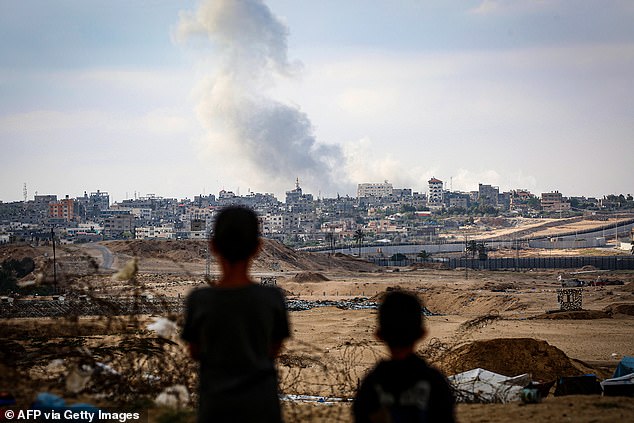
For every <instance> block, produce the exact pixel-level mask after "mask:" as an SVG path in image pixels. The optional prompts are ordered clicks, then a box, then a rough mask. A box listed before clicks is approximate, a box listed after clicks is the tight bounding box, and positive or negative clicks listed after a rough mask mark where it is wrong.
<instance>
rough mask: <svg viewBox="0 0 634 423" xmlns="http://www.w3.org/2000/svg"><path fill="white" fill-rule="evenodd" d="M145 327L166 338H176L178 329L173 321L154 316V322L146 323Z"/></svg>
mask: <svg viewBox="0 0 634 423" xmlns="http://www.w3.org/2000/svg"><path fill="white" fill-rule="evenodd" d="M147 329H148V330H151V331H154V332H156V334H157V335H158V336H160V337H161V338H166V339H174V338H177V337H178V333H179V331H180V329H179V328H178V325H177V324H176V323H175V322H173V321H171V320H169V319H166V318H165V317H158V318H155V319H154V323H150V324H149V325H147Z"/></svg>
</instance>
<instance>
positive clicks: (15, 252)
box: [0, 244, 42, 263]
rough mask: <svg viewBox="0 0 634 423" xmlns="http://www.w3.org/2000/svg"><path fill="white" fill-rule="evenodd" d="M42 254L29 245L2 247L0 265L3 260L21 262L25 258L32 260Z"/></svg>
mask: <svg viewBox="0 0 634 423" xmlns="http://www.w3.org/2000/svg"><path fill="white" fill-rule="evenodd" d="M41 255H42V253H41V252H39V251H38V250H37V249H36V248H34V247H31V246H30V245H13V244H11V245H3V246H1V247H0V263H2V262H3V261H5V260H21V259H23V258H25V257H30V258H32V259H34V258H35V257H38V256H41Z"/></svg>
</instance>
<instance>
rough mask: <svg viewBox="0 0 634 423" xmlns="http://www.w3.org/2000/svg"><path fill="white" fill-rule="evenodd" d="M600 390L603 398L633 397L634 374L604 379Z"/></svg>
mask: <svg viewBox="0 0 634 423" xmlns="http://www.w3.org/2000/svg"><path fill="white" fill-rule="evenodd" d="M601 388H603V395H605V396H620V397H634V373H630V374H629V375H625V376H620V377H615V378H612V379H606V380H604V381H603V382H601Z"/></svg>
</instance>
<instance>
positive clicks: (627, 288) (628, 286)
mask: <svg viewBox="0 0 634 423" xmlns="http://www.w3.org/2000/svg"><path fill="white" fill-rule="evenodd" d="M621 291H626V292H634V282H630V283H628V284H625V285H624V286H623V288H621Z"/></svg>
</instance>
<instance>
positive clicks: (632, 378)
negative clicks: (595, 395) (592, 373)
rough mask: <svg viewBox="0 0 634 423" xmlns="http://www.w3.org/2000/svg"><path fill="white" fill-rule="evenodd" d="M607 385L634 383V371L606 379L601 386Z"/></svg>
mask: <svg viewBox="0 0 634 423" xmlns="http://www.w3.org/2000/svg"><path fill="white" fill-rule="evenodd" d="M606 385H607V386H610V385H634V373H630V374H629V375H625V376H621V377H613V378H612V379H606V380H604V381H603V382H601V387H603V388H604V389H605V386H606Z"/></svg>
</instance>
